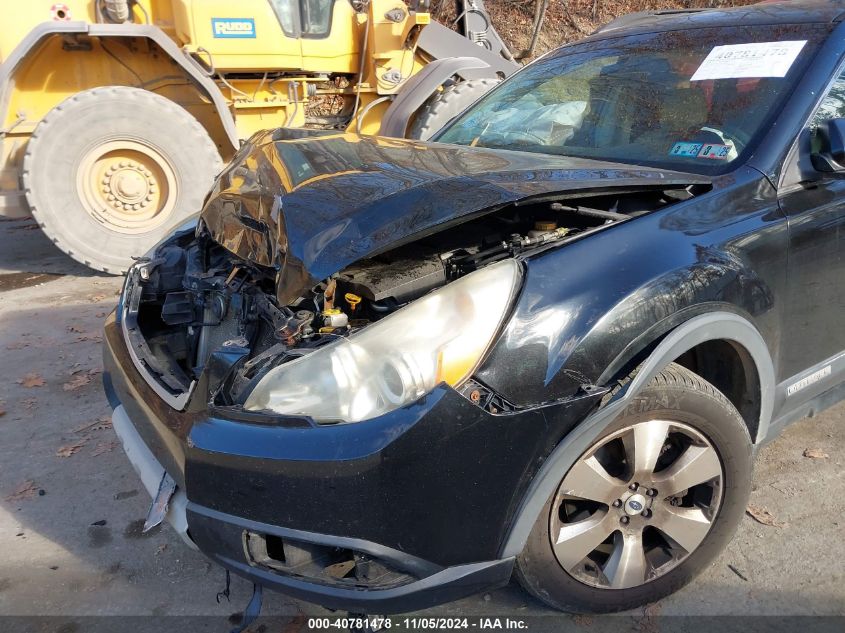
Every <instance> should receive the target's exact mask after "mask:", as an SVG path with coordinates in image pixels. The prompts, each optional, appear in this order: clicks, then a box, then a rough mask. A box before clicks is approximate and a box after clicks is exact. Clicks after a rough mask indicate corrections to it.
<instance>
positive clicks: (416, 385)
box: [244, 259, 520, 422]
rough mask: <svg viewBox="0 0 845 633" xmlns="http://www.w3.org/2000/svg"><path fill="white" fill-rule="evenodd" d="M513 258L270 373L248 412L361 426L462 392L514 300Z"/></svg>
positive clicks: (515, 276) (516, 271)
mask: <svg viewBox="0 0 845 633" xmlns="http://www.w3.org/2000/svg"><path fill="white" fill-rule="evenodd" d="M519 270H520V268H519V264H517V263H516V262H515V261H514V260H512V259H509V260H505V261H502V262H498V263H496V264H493V265H491V266H487V267H486V268H483V269H481V270H478V271H476V272H473V273H471V274H469V275H467V276H466V277H462V278H461V279H459V280H457V281H454V282H452V283H451V284H448V285H447V286H444V287H443V288H440V289H438V290H435V291H434V292H431V293H430V294H428V295H426V296H424V297H422V298H420V299H418V300H416V301H414V302H413V303H411V304H409V305H407V306H405V307H404V308H402V309H400V310H397V311H396V312H394V313H393V314H391V315H389V316H387V317H385V318H383V319H381V320H380V321H377V322H375V323H373V324H372V325H370V326H368V327H366V328H365V329H364V330H362V331H360V332H357V333H355V334H352V335H351V336H349V337H348V338H345V339H340V340H338V341H336V342H334V343H331V344H330V345H327V346H325V347H323V348H320V349H318V350H316V351H314V352H311V353H309V354H306V355H305V356H303V357H301V358H297V359H296V360H293V361H290V362H287V363H284V364H282V365H279V366H278V367H275V368H273V369H271V370H270V371H269V372H267V374H266V375H265V376H264V377H263V378H262V379H261V381H260V382H259V383H258V385H256V387H255V389H254V390H253V391H252V393H251V394H250V395H249V397H248V398H247V400H246V402H245V403H244V407H245V408H246V409H249V410H251V411H260V410H270V411H275V412H277V413H283V414H290V415H306V416H309V417H311V418H313V419H314V420H316V421H323V422H339V421H344V422H360V421H362V420H368V419H371V418H374V417H376V416H379V415H382V414H384V413H387V412H389V411H393V410H394V409H398V408H400V407H403V406H406V405H408V404H410V403H412V402H414V401H415V400H417V399H418V398H420V397H421V396H423V395H425V394H426V393H428V392H430V391H431V390H432V389H434V387H435V386H436V385H438V384H440V383H441V382H445V383H447V384H449V385H451V386H453V387H454V386H457V385H459V384H460V383H462V382H463V381H464V380H466V379H467V378H469V376H470V375H471V374H472V372H473V371H475V369H476V367H478V364H479V363H480V362H481V360H482V358H483V357H484V354H485V353H486V352H487V350H488V348H489V347H490V345H491V343H492V342H493V338H494V337H495V336H496V334H497V332H498V331H499V328H500V327H501V325H502V322H503V320H504V318H505V316H506V315H507V312H508V308H509V307H510V305H511V302H512V301H513V297H514V295H515V293H516V289H517V286H518V281H519V276H520V275H519Z"/></svg>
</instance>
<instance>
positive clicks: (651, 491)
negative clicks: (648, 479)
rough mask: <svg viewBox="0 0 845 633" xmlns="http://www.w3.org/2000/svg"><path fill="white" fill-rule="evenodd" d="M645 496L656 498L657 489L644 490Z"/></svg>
mask: <svg viewBox="0 0 845 633" xmlns="http://www.w3.org/2000/svg"><path fill="white" fill-rule="evenodd" d="M646 495H648V496H649V497H656V496H657V488H649V489H648V490H646Z"/></svg>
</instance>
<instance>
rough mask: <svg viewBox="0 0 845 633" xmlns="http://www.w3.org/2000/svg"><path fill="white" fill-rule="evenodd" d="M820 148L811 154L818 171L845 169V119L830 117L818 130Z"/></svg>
mask: <svg viewBox="0 0 845 633" xmlns="http://www.w3.org/2000/svg"><path fill="white" fill-rule="evenodd" d="M816 134H817V135H818V142H819V146H820V150H819V151H818V152H814V153H813V154H811V155H810V159H811V160H812V161H813V167H815V168H816V169H817V170H818V171H828V172H830V171H845V119H828V120H827V121H823V122H822V123H820V124H819V127H818V128H817V130H816Z"/></svg>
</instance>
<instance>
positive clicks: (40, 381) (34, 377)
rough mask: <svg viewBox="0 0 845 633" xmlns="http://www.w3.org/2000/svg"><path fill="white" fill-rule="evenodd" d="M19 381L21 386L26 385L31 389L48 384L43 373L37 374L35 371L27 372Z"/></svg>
mask: <svg viewBox="0 0 845 633" xmlns="http://www.w3.org/2000/svg"><path fill="white" fill-rule="evenodd" d="M17 382H18V384H19V385H20V386H21V387H26V388H27V389H31V388H32V387H43V386H44V385H46V384H47V383H46V381H45V380H44V378H42V377H41V374H36V373H34V372H33V373H29V374H27V375H26V376H24V377H23V378H21V379H19V380H18V381H17Z"/></svg>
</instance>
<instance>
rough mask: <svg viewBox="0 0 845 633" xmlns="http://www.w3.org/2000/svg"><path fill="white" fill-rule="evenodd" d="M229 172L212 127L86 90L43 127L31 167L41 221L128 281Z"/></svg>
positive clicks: (130, 95) (139, 100) (113, 92)
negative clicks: (139, 260)
mask: <svg viewBox="0 0 845 633" xmlns="http://www.w3.org/2000/svg"><path fill="white" fill-rule="evenodd" d="M221 168H222V161H221V160H220V154H219V153H218V151H217V148H216V146H215V145H214V143H213V142H212V140H211V138H210V137H209V135H208V132H206V130H205V128H203V127H202V125H200V123H199V122H198V121H197V120H196V119H195V118H194V117H193V116H191V114H189V113H188V112H187V111H186V110H185V109H183V108H182V107H180V106H179V105H177V104H176V103H174V102H172V101H170V100H168V99H165V98H164V97H161V96H159V95H157V94H154V93H152V92H149V91H147V90H140V89H138V88H129V87H125V86H112V87H105V88H94V89H92V90H86V91H83V92H79V93H77V94H75V95H74V96H72V97H70V98H68V99H66V100H65V101H63V102H62V103H61V104H59V105H58V106H56V107H55V108H53V110H51V111H50V112H49V113H48V114H47V115H46V116H45V117H44V119H42V121H41V122H40V123H39V124H38V126H37V127H36V128H35V131H34V133H33V134H32V137H31V138H30V140H29V142H28V144H27V149H26V154H25V156H24V162H23V185H24V191H25V193H26V199H27V202H28V203H29V206H30V208H31V210H32V215H33V217H34V218H35V219H36V221H37V222H38V224H39V225H40V226H41V228H42V229H43V230H44V232H45V233H46V234H47V236H48V237H49V238H50V239H51V240H52V241H53V242H54V243H55V244H56V246H58V247H59V248H60V249H61V250H63V251H64V252H65V253H67V254H68V255H70V256H71V257H73V258H74V259H76V260H77V261H79V262H82V263H83V264H85V265H87V266H89V267H90V268H94V269H96V270H100V271H103V272H107V273H124V272H125V271H126V270H127V269H128V267H129V266H130V265H131V263H132V257H133V256H139V255H143V254H145V253H146V252H147V251H148V250H149V249H150V248H152V247H153V246H154V245H155V244H156V243H157V242H159V241H160V240H161V239H162V238H163V237H164V236H166V235H167V234H168V233H169V232H170V230H171V229H173V228H175V227H176V226H178V225H179V224H181V223H183V222H184V221H185V219H186V218H188V217H189V216H191V215H193V214H195V213H198V212H199V211H200V210H201V206H202V202H203V199H204V197H205V195H206V194H207V193H208V190H209V189H210V187H211V185H212V182H213V179H214V176H215V175H216V174H217V172H219V171H220V169H221Z"/></svg>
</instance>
